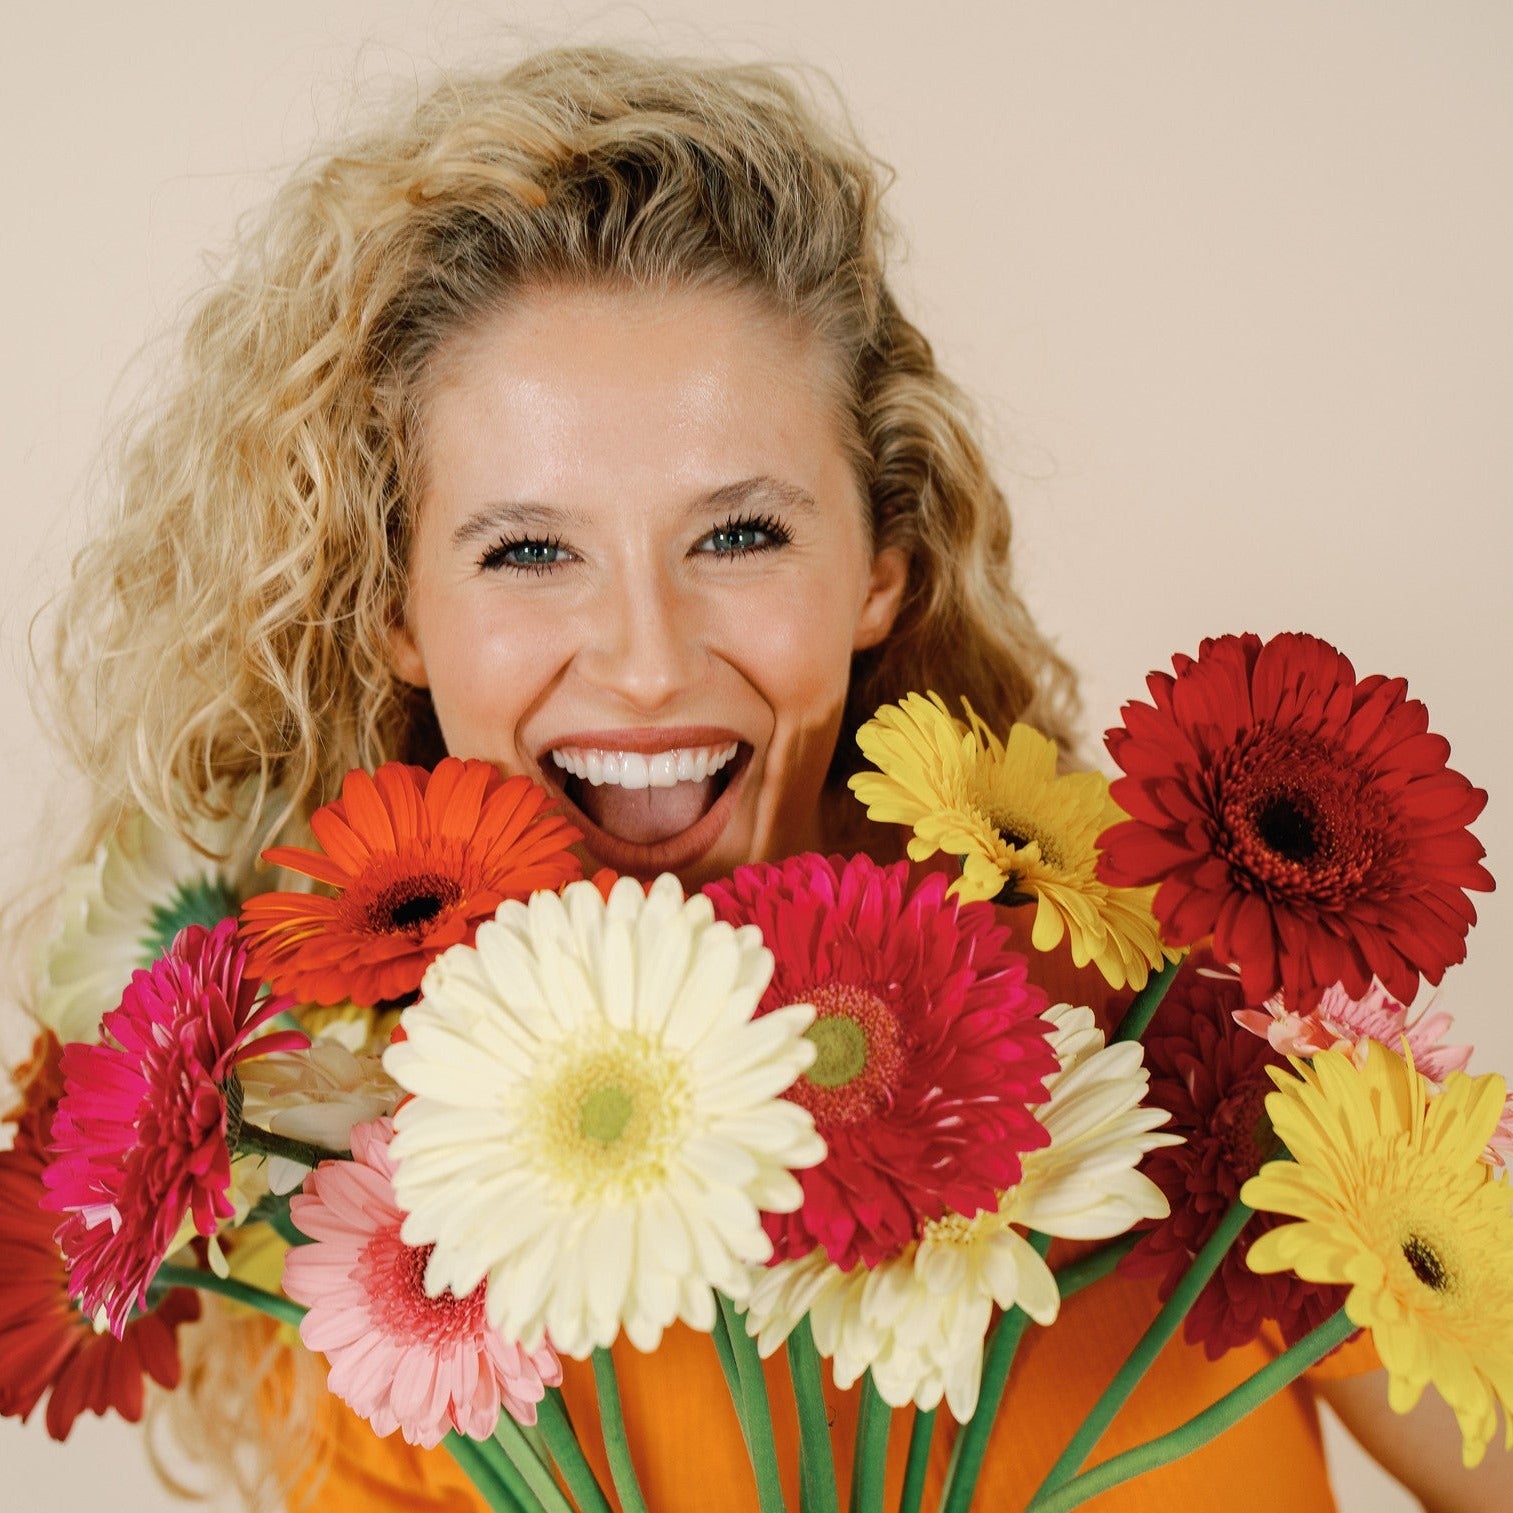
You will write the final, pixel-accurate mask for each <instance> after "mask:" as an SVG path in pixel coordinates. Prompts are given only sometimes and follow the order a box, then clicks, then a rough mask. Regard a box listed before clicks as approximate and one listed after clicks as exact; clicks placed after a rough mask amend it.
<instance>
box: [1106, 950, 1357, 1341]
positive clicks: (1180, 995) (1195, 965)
mask: <svg viewBox="0 0 1513 1513" xmlns="http://www.w3.org/2000/svg"><path fill="white" fill-rule="evenodd" d="M1242 1002H1243V999H1242V997H1241V990H1240V982H1239V979H1238V978H1236V977H1234V976H1233V975H1231V974H1227V973H1225V972H1223V971H1222V970H1221V969H1219V968H1217V967H1216V965H1215V963H1214V960H1213V957H1212V956H1211V955H1210V954H1209V953H1208V952H1207V951H1197V952H1194V953H1193V955H1192V956H1190V957H1189V958H1188V960H1187V961H1186V962H1185V963H1184V964H1183V967H1182V970H1181V971H1180V972H1179V973H1178V974H1177V978H1176V981H1175V982H1173V983H1172V986H1171V988H1170V990H1169V991H1168V993H1167V995H1166V998H1165V1000H1164V1001H1163V1002H1162V1005H1161V1012H1160V1014H1158V1015H1157V1016H1156V1019H1155V1021H1154V1022H1153V1023H1152V1025H1151V1027H1150V1029H1149V1030H1147V1031H1146V1033H1145V1048H1146V1049H1145V1055H1146V1064H1147V1065H1148V1066H1149V1068H1150V1076H1151V1087H1150V1102H1151V1103H1153V1104H1155V1105H1157V1106H1158V1107H1160V1108H1164V1109H1166V1110H1168V1111H1169V1113H1170V1114H1171V1123H1170V1124H1169V1125H1168V1126H1167V1128H1168V1129H1170V1130H1172V1131H1173V1132H1174V1133H1176V1134H1179V1135H1181V1136H1182V1139H1183V1143H1182V1144H1181V1145H1177V1146H1174V1147H1173V1148H1172V1149H1170V1150H1163V1151H1158V1152H1157V1153H1156V1154H1155V1155H1153V1156H1152V1157H1151V1158H1150V1160H1149V1161H1147V1162H1146V1164H1145V1170H1146V1172H1147V1174H1148V1175H1149V1176H1150V1177H1151V1179H1152V1180H1153V1181H1154V1182H1155V1183H1156V1184H1157V1185H1158V1186H1159V1187H1160V1189H1161V1191H1162V1192H1163V1193H1164V1194H1165V1195H1166V1198H1167V1201H1168V1202H1169V1203H1170V1205H1171V1214H1170V1217H1169V1218H1167V1219H1166V1220H1165V1222H1164V1223H1162V1224H1160V1225H1159V1226H1158V1227H1157V1228H1155V1229H1153V1230H1151V1231H1150V1232H1149V1233H1148V1234H1147V1235H1145V1236H1144V1238H1143V1239H1141V1240H1140V1242H1139V1243H1138V1244H1137V1245H1136V1246H1135V1248H1134V1249H1133V1250H1132V1251H1131V1252H1130V1253H1129V1255H1127V1256H1126V1257H1125V1258H1124V1260H1123V1261H1122V1262H1121V1263H1120V1270H1121V1271H1123V1272H1125V1273H1126V1274H1128V1275H1130V1276H1140V1277H1151V1276H1153V1277H1159V1278H1160V1281H1161V1288H1160V1290H1161V1296H1162V1297H1163V1298H1166V1297H1169V1296H1170V1295H1171V1291H1172V1289H1173V1288H1174V1287H1175V1286H1176V1285H1177V1283H1178V1282H1179V1281H1181V1279H1182V1277H1183V1275H1184V1274H1185V1273H1186V1271H1187V1268H1188V1266H1189V1264H1190V1263H1191V1261H1192V1259H1193V1257H1194V1256H1195V1255H1196V1254H1197V1253H1198V1251H1199V1250H1200V1249H1202V1247H1203V1246H1204V1245H1205V1244H1206V1243H1207V1241H1208V1239H1209V1237H1210V1236H1211V1235H1212V1234H1213V1232H1214V1231H1215V1230H1216V1229H1217V1228H1218V1227H1219V1223H1220V1221H1221V1220H1222V1219H1223V1217H1224V1215H1225V1214H1226V1213H1227V1212H1228V1210H1229V1208H1230V1206H1231V1205H1232V1204H1233V1203H1234V1201H1235V1199H1236V1198H1237V1197H1239V1195H1240V1188H1241V1187H1242V1186H1243V1184H1244V1183H1245V1181H1246V1180H1247V1179H1248V1178H1249V1177H1252V1176H1254V1175H1255V1173H1256V1172H1258V1171H1259V1170H1260V1169H1261V1166H1262V1163H1263V1162H1266V1161H1268V1160H1270V1159H1271V1158H1272V1157H1273V1156H1275V1155H1276V1153H1277V1150H1278V1144H1277V1136H1276V1132H1275V1131H1274V1130H1273V1129H1272V1127H1271V1122H1270V1121H1269V1120H1268V1119H1267V1117H1266V1099H1267V1095H1268V1094H1269V1093H1270V1092H1271V1091H1272V1084H1271V1079H1270V1078H1269V1077H1268V1075H1267V1069H1268V1068H1269V1067H1280V1066H1285V1065H1286V1063H1285V1062H1284V1060H1283V1058H1282V1057H1281V1056H1280V1055H1278V1054H1277V1052H1276V1051H1274V1050H1272V1048H1271V1047H1270V1046H1269V1045H1268V1044H1267V1042H1266V1041H1264V1040H1261V1039H1259V1038H1257V1037H1256V1036H1254V1035H1251V1034H1248V1033H1247V1032H1246V1031H1244V1030H1242V1029H1241V1028H1240V1027H1239V1026H1238V1025H1237V1024H1236V1023H1235V1021H1234V1012H1235V1010H1236V1009H1237V1008H1238V1007H1239V1005H1240V1004H1241V1003H1242ZM1274 1223H1275V1220H1273V1219H1271V1218H1269V1217H1268V1216H1267V1215H1265V1214H1256V1215H1255V1216H1253V1217H1252V1218H1251V1219H1250V1220H1249V1221H1248V1222H1247V1223H1246V1225H1245V1228H1244V1229H1242V1230H1241V1231H1240V1236H1239V1238H1238V1239H1237V1240H1236V1241H1235V1243H1234V1244H1233V1245H1231V1246H1230V1248H1229V1250H1228V1252H1227V1253H1226V1254H1225V1256H1224V1259H1223V1261H1222V1262H1221V1263H1220V1265H1219V1269H1218V1271H1216V1272H1215V1273H1214V1275H1213V1276H1212V1277H1211V1278H1210V1279H1209V1281H1208V1284H1207V1286H1205V1287H1204V1289H1203V1291H1202V1292H1200V1293H1199V1294H1198V1298H1197V1301H1196V1302H1195V1303H1194V1304H1193V1306H1192V1309H1191V1310H1190V1311H1189V1313H1188V1315H1187V1317H1186V1319H1185V1320H1184V1321H1183V1330H1184V1333H1185V1334H1186V1336H1187V1339H1188V1341H1189V1342H1190V1343H1191V1344H1194V1345H1199V1344H1201V1345H1202V1346H1203V1349H1204V1351H1205V1353H1206V1354H1207V1355H1208V1357H1209V1359H1210V1360H1217V1359H1218V1358H1219V1357H1220V1356H1221V1355H1223V1354H1224V1353H1225V1351H1227V1350H1232V1349H1234V1348H1236V1347H1237V1346H1240V1345H1244V1344H1247V1343H1248V1342H1249V1341H1251V1340H1253V1339H1255V1338H1256V1337H1257V1335H1258V1334H1259V1333H1260V1329H1261V1326H1262V1324H1263V1323H1264V1322H1265V1321H1266V1320H1267V1319H1274V1320H1275V1321H1276V1323H1277V1326H1278V1327H1279V1328H1280V1330H1281V1332H1282V1337H1283V1338H1284V1339H1285V1340H1286V1341H1287V1343H1288V1344H1292V1343H1293V1342H1295V1341H1296V1340H1299V1339H1301V1338H1302V1336H1303V1335H1305V1334H1307V1333H1308V1331H1309V1330H1311V1329H1313V1328H1314V1327H1315V1326H1316V1325H1319V1324H1322V1323H1323V1322H1324V1320H1325V1319H1327V1318H1328V1317H1329V1316H1330V1315H1331V1314H1333V1313H1336V1312H1337V1311H1338V1310H1339V1307H1340V1304H1341V1303H1342V1302H1343V1301H1344V1294H1343V1293H1342V1292H1340V1291H1339V1289H1338V1288H1333V1287H1316V1286H1314V1285H1312V1284H1310V1283H1308V1282H1304V1281H1302V1280H1300V1279H1299V1278H1297V1277H1294V1276H1290V1275H1286V1274H1283V1275H1278V1276H1264V1277H1263V1276H1259V1275H1257V1274H1256V1273H1255V1272H1253V1271H1251V1270H1250V1269H1249V1268H1248V1267H1247V1266H1246V1264H1245V1256H1246V1252H1247V1251H1248V1250H1249V1249H1250V1247H1251V1245H1253V1244H1254V1243H1255V1241H1256V1239H1257V1237H1258V1236H1260V1235H1262V1234H1264V1233H1265V1232H1266V1231H1267V1230H1268V1229H1270V1228H1271V1227H1272V1226H1273V1224H1274Z"/></svg>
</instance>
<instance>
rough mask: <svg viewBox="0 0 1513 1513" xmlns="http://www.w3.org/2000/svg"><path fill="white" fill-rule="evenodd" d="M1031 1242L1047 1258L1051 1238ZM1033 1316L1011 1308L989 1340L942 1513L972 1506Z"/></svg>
mask: <svg viewBox="0 0 1513 1513" xmlns="http://www.w3.org/2000/svg"><path fill="white" fill-rule="evenodd" d="M1028 1238H1029V1242H1030V1244H1031V1245H1033V1246H1034V1247H1035V1252H1036V1254H1037V1255H1040V1256H1044V1255H1045V1253H1046V1252H1047V1251H1048V1250H1049V1249H1050V1248H1051V1237H1050V1236H1049V1235H1042V1234H1038V1233H1036V1232H1035V1231H1034V1230H1031V1231H1030V1234H1029V1236H1028ZM1029 1322H1030V1316H1029V1314H1027V1313H1026V1312H1025V1311H1024V1309H1022V1308H1011V1309H1009V1311H1008V1312H1007V1313H1006V1314H1004V1316H1003V1317H1002V1318H1001V1319H999V1321H998V1327H997V1328H996V1329H995V1330H994V1331H993V1337H992V1339H991V1340H989V1341H988V1346H987V1350H986V1352H985V1353H984V1356H983V1362H982V1386H981V1387H980V1388H979V1390H978V1396H977V1410H976V1412H974V1413H973V1415H972V1417H971V1419H970V1421H969V1422H968V1423H967V1424H966V1425H965V1426H963V1428H962V1430H961V1432H960V1433H959V1434H958V1435H957V1436H956V1443H955V1444H954V1445H953V1446H952V1447H951V1464H950V1466H949V1467H948V1468H947V1471H946V1487H945V1492H944V1494H943V1496H942V1498H941V1504H940V1513H966V1510H967V1509H968V1508H970V1507H971V1506H972V1494H973V1492H975V1491H976V1490H977V1476H978V1473H979V1472H980V1471H981V1470H982V1458H983V1456H984V1455H986V1454H987V1451H988V1436H989V1435H990V1434H992V1432H993V1422H994V1420H995V1419H996V1418H997V1417H998V1405H999V1404H1000V1403H1001V1402H1002V1401H1003V1389H1004V1388H1005V1387H1006V1386H1007V1385H1008V1381H1009V1368H1010V1367H1011V1366H1012V1365H1013V1364H1014V1353H1015V1352H1016V1351H1017V1350H1018V1349H1019V1342H1020V1340H1021V1339H1023V1337H1024V1331H1025V1326H1026V1325H1027V1324H1028V1323H1029Z"/></svg>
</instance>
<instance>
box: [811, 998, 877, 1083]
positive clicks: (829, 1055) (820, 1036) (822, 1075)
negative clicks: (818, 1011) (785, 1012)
mask: <svg viewBox="0 0 1513 1513" xmlns="http://www.w3.org/2000/svg"><path fill="white" fill-rule="evenodd" d="M804 1039H805V1040H812V1041H813V1042H814V1044H815V1045H816V1046H817V1047H818V1048H819V1055H818V1056H816V1057H815V1058H814V1065H813V1066H811V1067H810V1068H809V1070H808V1071H807V1072H806V1073H805V1074H804V1075H805V1076H806V1077H808V1079H809V1080H810V1081H811V1082H814V1083H818V1084H819V1086H820V1087H844V1086H845V1085H846V1084H847V1083H848V1082H850V1081H851V1080H852V1079H853V1078H855V1077H859V1076H861V1074H862V1072H863V1071H864V1070H865V1069H866V1066H867V1033H866V1031H865V1030H863V1029H862V1027H861V1026H860V1025H859V1024H858V1023H857V1022H856V1021H855V1020H854V1019H848V1018H847V1017H846V1016H845V1015H844V1014H832V1015H831V1016H830V1017H829V1018H828V1019H817V1020H815V1022H814V1023H813V1024H812V1025H810V1026H809V1028H808V1029H807V1030H805V1031H804Z"/></svg>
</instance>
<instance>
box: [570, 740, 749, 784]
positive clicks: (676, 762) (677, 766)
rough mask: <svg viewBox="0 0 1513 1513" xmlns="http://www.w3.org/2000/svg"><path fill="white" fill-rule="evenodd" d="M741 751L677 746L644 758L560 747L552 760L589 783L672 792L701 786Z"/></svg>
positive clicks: (633, 753)
mask: <svg viewBox="0 0 1513 1513" xmlns="http://www.w3.org/2000/svg"><path fill="white" fill-rule="evenodd" d="M740 749H741V743H740V742H739V741H732V742H731V743H730V745H728V746H677V747H674V748H673V749H672V750H671V751H657V752H653V753H651V754H649V755H644V754H643V753H641V752H639V751H603V750H597V749H590V748H587V747H580V746H559V747H557V748H556V749H555V750H554V751H553V752H552V760H553V761H554V762H555V763H556V764H557V765H558V766H559V767H561V768H564V769H565V770H566V771H568V772H570V773H572V774H573V776H574V777H580V778H583V779H585V780H586V781H588V782H590V783H592V784H593V785H594V786H595V787H596V788H597V787H599V786H600V784H602V783H615V784H617V785H618V786H619V787H621V788H671V787H672V785H673V784H674V783H701V782H703V781H704V779H705V778H707V777H711V776H713V775H714V774H715V773H716V772H718V771H719V770H720V768H722V767H723V766H724V765H725V764H726V762H728V761H729V760H730V759H731V758H732V757H733V756H734V755H735V754H736V752H737V751H739V750H740Z"/></svg>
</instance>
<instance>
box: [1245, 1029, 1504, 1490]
mask: <svg viewBox="0 0 1513 1513" xmlns="http://www.w3.org/2000/svg"><path fill="white" fill-rule="evenodd" d="M1293 1067H1294V1068H1295V1070H1296V1072H1297V1075H1296V1076H1295V1077H1294V1076H1290V1075H1289V1074H1288V1073H1287V1072H1285V1071H1282V1070H1280V1069H1275V1068H1271V1069H1269V1070H1270V1072H1271V1076H1272V1079H1273V1080H1274V1081H1275V1082H1276V1084H1277V1088H1278V1091H1277V1092H1275V1093H1271V1094H1269V1095H1268V1096H1267V1099H1266V1112H1267V1114H1268V1115H1269V1116H1270V1118H1271V1122H1272V1124H1273V1126H1274V1127H1275V1129H1276V1132H1277V1134H1278V1136H1279V1137H1280V1138H1281V1140H1282V1142H1283V1144H1284V1145H1286V1147H1287V1149H1288V1150H1289V1151H1290V1152H1291V1154H1292V1157H1293V1159H1292V1160H1291V1161H1273V1162H1270V1163H1268V1164H1267V1165H1266V1166H1264V1167H1262V1168H1261V1170H1260V1172H1259V1173H1257V1175H1256V1176H1254V1177H1252V1178H1251V1179H1250V1181H1249V1182H1247V1183H1246V1184H1245V1186H1244V1187H1243V1188H1242V1189H1241V1190H1240V1196H1241V1199H1242V1200H1243V1201H1244V1202H1246V1203H1248V1204H1250V1206H1251V1207H1252V1208H1257V1209H1263V1210H1265V1211H1267V1212H1269V1213H1279V1214H1290V1215H1292V1216H1294V1217H1295V1218H1296V1219H1298V1220H1299V1222H1298V1223H1296V1224H1282V1225H1279V1226H1278V1227H1277V1228H1275V1229H1272V1230H1270V1231H1268V1232H1267V1233H1266V1234H1264V1235H1262V1236H1261V1237H1260V1239H1258V1240H1256V1241H1255V1242H1254V1243H1253V1244H1252V1245H1251V1247H1250V1252H1249V1255H1248V1257H1247V1260H1248V1261H1249V1264H1250V1266H1251V1267H1252V1268H1253V1269H1254V1270H1256V1271H1260V1272H1269V1271H1293V1272H1296V1273H1297V1275H1298V1276H1300V1277H1302V1278H1304V1279H1305V1280H1306V1281H1309V1282H1333V1283H1339V1284H1342V1285H1346V1286H1348V1287H1349V1288H1350V1292H1349V1295H1348V1296H1347V1298H1346V1300H1345V1312H1346V1313H1347V1314H1348V1315H1349V1316H1350V1318H1351V1320H1352V1321H1353V1322H1355V1323H1356V1324H1359V1325H1361V1326H1362V1327H1364V1328H1366V1329H1369V1330H1370V1331H1371V1338H1372V1342H1373V1344H1375V1346H1376V1349H1377V1353H1378V1354H1379V1355H1380V1356H1381V1358H1382V1364H1383V1365H1384V1366H1385V1367H1386V1368H1387V1373H1388V1379H1389V1388H1388V1391H1389V1398H1390V1401H1391V1404H1392V1407H1393V1409H1394V1410H1395V1411H1397V1412H1398V1413H1406V1412H1407V1411H1408V1410H1409V1409H1410V1408H1412V1407H1413V1405H1414V1404H1415V1403H1416V1402H1417V1401H1418V1399H1419V1396H1420V1394H1421V1393H1422V1392H1423V1390H1424V1388H1425V1386H1427V1385H1429V1384H1430V1383H1432V1384H1433V1385H1434V1386H1435V1387H1436V1388H1437V1389H1438V1391H1439V1393H1440V1395H1441V1396H1442V1397H1443V1398H1444V1399H1445V1401H1446V1402H1447V1403H1449V1405H1450V1406H1451V1408H1453V1409H1454V1410H1455V1416H1456V1418H1457V1419H1458V1420H1459V1422H1460V1429H1461V1436H1462V1445H1461V1453H1462V1458H1463V1460H1464V1461H1465V1464H1466V1465H1467V1466H1474V1465H1476V1464H1477V1463H1478V1462H1479V1461H1480V1460H1481V1458H1482V1456H1483V1455H1484V1454H1485V1452H1486V1448H1487V1444H1488V1442H1489V1441H1490V1440H1491V1439H1492V1436H1493V1435H1494V1434H1495V1433H1496V1432H1497V1409H1498V1405H1499V1404H1501V1406H1502V1409H1503V1417H1504V1424H1505V1431H1506V1432H1505V1438H1506V1441H1507V1443H1508V1444H1509V1445H1510V1446H1513V1422H1509V1420H1508V1414H1509V1411H1510V1409H1513V1204H1510V1199H1513V1185H1510V1183H1509V1180H1508V1177H1507V1175H1506V1174H1503V1175H1502V1176H1497V1175H1495V1174H1494V1173H1493V1171H1492V1169H1491V1168H1490V1167H1488V1166H1487V1165H1486V1164H1485V1163H1484V1162H1483V1161H1482V1159H1481V1157H1482V1152H1483V1149H1484V1147H1485V1146H1486V1144H1487V1141H1488V1138H1489V1137H1490V1135H1491V1134H1492V1131H1493V1129H1494V1128H1495V1127H1496V1125H1497V1122H1498V1119H1499V1118H1500V1117H1501V1115H1502V1110H1503V1102H1504V1098H1505V1096H1506V1085H1505V1083H1504V1081H1503V1079H1502V1078H1501V1077H1498V1076H1486V1077H1468V1076H1466V1075H1465V1074H1464V1073H1463V1072H1452V1073H1450V1075H1449V1077H1448V1078H1447V1079H1446V1082H1445V1086H1444V1089H1443V1090H1442V1091H1441V1092H1437V1093H1431V1092H1430V1091H1429V1090H1428V1088H1427V1087H1426V1085H1425V1083H1424V1079H1423V1078H1422V1077H1421V1076H1420V1074H1419V1072H1418V1071H1417V1069H1416V1068H1415V1067H1414V1066H1413V1064H1412V1062H1411V1061H1408V1060H1404V1058H1403V1057H1401V1056H1399V1055H1397V1054H1395V1053H1394V1052H1392V1051H1390V1050H1387V1049H1386V1048H1385V1047H1384V1046H1381V1045H1379V1044H1377V1043H1376V1042H1374V1041H1373V1042H1371V1043H1369V1044H1368V1045H1367V1047H1366V1059H1365V1064H1364V1065H1363V1066H1360V1067H1357V1066H1356V1065H1355V1064H1354V1063H1353V1062H1352V1060H1351V1058H1350V1057H1349V1056H1348V1055H1346V1054H1345V1053H1344V1052H1342V1051H1321V1052H1319V1053H1318V1054H1317V1055H1316V1056H1315V1057H1314V1058H1313V1060H1312V1061H1311V1062H1301V1061H1294V1062H1293Z"/></svg>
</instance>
